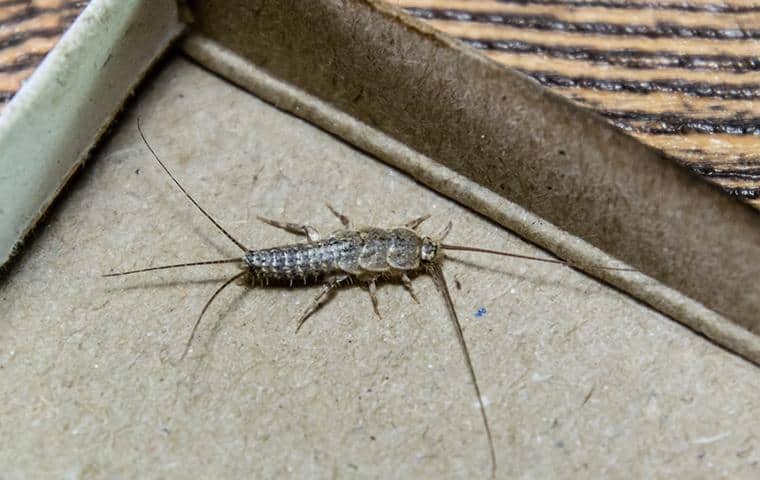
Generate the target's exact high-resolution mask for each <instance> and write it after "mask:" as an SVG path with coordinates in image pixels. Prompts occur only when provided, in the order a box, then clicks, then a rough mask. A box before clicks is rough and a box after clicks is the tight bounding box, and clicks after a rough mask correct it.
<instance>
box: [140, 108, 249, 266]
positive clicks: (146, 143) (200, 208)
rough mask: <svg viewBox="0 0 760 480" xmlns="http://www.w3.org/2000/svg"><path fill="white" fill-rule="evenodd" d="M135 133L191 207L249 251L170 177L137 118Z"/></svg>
mask: <svg viewBox="0 0 760 480" xmlns="http://www.w3.org/2000/svg"><path fill="white" fill-rule="evenodd" d="M137 131H138V132H140V137H141V138H142V141H143V142H144V143H145V146H146V147H148V150H150V153H151V154H152V155H153V158H155V159H156V161H157V162H158V164H159V165H161V168H163V169H164V172H166V174H167V175H169V178H171V179H172V181H173V182H174V184H175V185H177V187H179V189H180V190H181V191H182V193H184V194H185V196H186V197H187V199H188V200H190V201H191V202H192V203H193V205H195V206H196V207H197V208H198V210H200V211H201V213H202V214H203V215H205V216H206V218H208V219H209V220H211V223H213V224H214V226H216V228H218V229H219V231H220V232H222V233H223V234H224V235H225V236H226V237H227V238H229V239H230V240H231V241H232V243H234V244H235V245H237V246H238V248H239V249H240V250H242V251H244V252H247V251H248V250H249V249H248V248H246V247H245V246H244V245H243V244H242V243H240V242H239V241H237V240H236V239H235V237H233V236H232V235H230V234H229V232H227V230H225V229H224V228H222V226H221V225H219V223H218V222H217V221H216V220H214V218H213V217H212V216H211V215H209V213H208V212H206V210H204V209H203V207H201V206H200V205H199V204H198V202H196V201H195V199H194V198H193V197H192V196H190V194H189V193H187V190H185V189H184V187H182V185H180V183H179V182H178V181H177V179H176V178H174V175H172V172H170V171H169V169H168V168H166V165H164V162H162V161H161V159H160V158H158V155H157V154H156V152H155V151H154V150H153V147H151V146H150V144H149V143H148V140H147V139H146V138H145V134H144V133H143V131H142V127H140V118H139V117H138V118H137Z"/></svg>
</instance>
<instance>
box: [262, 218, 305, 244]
mask: <svg viewBox="0 0 760 480" xmlns="http://www.w3.org/2000/svg"><path fill="white" fill-rule="evenodd" d="M256 218H258V219H259V220H260V221H262V222H264V223H266V224H267V225H271V226H273V227H277V228H281V229H283V230H285V231H288V232H290V233H295V234H296V235H306V238H307V239H308V240H309V241H310V242H316V241H319V238H320V237H319V232H318V231H317V229H316V228H314V227H312V226H311V225H306V224H304V225H299V224H297V223H290V222H280V221H278V220H272V219H271V218H266V217H262V216H261V215H256Z"/></svg>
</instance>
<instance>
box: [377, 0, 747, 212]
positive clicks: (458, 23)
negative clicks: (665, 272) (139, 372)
mask: <svg viewBox="0 0 760 480" xmlns="http://www.w3.org/2000/svg"><path fill="white" fill-rule="evenodd" d="M391 3H393V4H395V5H397V6H399V7H402V8H404V9H405V10H406V11H407V12H408V13H410V14H411V15H413V16H415V17H417V18H419V19H422V20H424V21H425V22H427V23H428V24H430V25H431V26H433V27H435V28H437V29H439V30H441V31H443V32H445V33H447V34H449V35H451V36H453V37H456V38H458V39H459V40H461V41H462V42H464V43H466V44H468V45H470V46H472V47H473V48H476V49H478V50H480V51H481V52H482V53H483V54H484V55H486V56H488V57H490V58H492V59H494V60H495V61H497V62H499V63H502V64H504V65H507V66H509V67H512V68H515V69H517V70H520V71H521V72H523V73H525V74H527V75H529V76H531V77H532V78H534V79H535V80H536V81H538V82H539V83H541V84H542V85H544V86H546V87H548V88H550V89H552V90H553V91H555V92H556V93H558V94H560V95H563V96H564V97H566V98H568V99H570V100H571V101H573V102H575V103H577V104H580V105H583V106H585V107H589V108H591V109H593V110H595V111H596V112H598V113H599V114H600V115H602V116H603V117H605V118H606V119H607V120H608V121H609V122H610V123H612V124H614V125H615V126H617V127H618V128H620V129H622V130H624V131H626V132H627V133H629V134H630V135H632V136H634V137H636V138H637V139H639V140H641V141H642V142H644V143H646V144H648V145H651V146H653V147H655V148H657V149H658V150H660V151H662V152H663V153H665V155H667V156H669V157H670V158H672V159H673V160H674V161H676V162H679V163H681V164H683V165H685V166H686V167H688V168H689V169H691V170H692V171H693V172H695V173H696V174H698V175H701V176H702V177H703V178H706V179H707V180H709V181H710V182H713V183H714V184H717V185H718V186H720V187H721V188H722V189H723V190H724V191H725V192H727V193H728V194H730V195H733V196H735V197H737V198H739V199H741V200H744V201H746V202H748V203H750V204H751V205H753V206H754V207H755V208H758V209H760V101H758V99H760V4H758V3H757V2H756V1H747V0H726V1H724V0H721V1H713V0H684V1H681V0H679V1H672V0H671V1H668V0H664V1H648V0H629V1H618V0H499V1H493V0H490V1H487V0H470V1H462V0H394V1H392V2H391Z"/></svg>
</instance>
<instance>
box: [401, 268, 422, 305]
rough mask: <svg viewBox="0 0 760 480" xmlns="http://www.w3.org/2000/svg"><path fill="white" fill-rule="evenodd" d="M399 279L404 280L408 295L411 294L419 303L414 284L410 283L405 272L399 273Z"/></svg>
mask: <svg viewBox="0 0 760 480" xmlns="http://www.w3.org/2000/svg"><path fill="white" fill-rule="evenodd" d="M401 281H402V282H404V287H406V291H407V292H409V295H411V296H412V300H414V301H415V302H417V303H420V300H419V298H417V293H416V292H415V291H414V285H412V280H411V279H410V278H409V277H408V276H407V275H406V273H402V274H401Z"/></svg>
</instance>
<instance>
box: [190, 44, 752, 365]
mask: <svg viewBox="0 0 760 480" xmlns="http://www.w3.org/2000/svg"><path fill="white" fill-rule="evenodd" d="M181 46H182V49H183V50H184V51H185V53H187V54H188V55H189V56H190V57H191V58H193V59H194V60H195V61H197V62H198V63H200V64H201V65H203V66H204V67H206V68H208V69H210V70H212V71H214V72H216V73H217V74H219V75H221V76H222V77H224V78H226V79H228V80H229V81H231V82H233V83H235V84H236V85H238V86H240V87H241V88H244V89H245V90H247V91H249V92H251V93H253V94H254V95H256V96H258V97H260V98H262V99H264V100H266V101H268V102H270V103H272V104H273V105H275V106H276V107H278V108H280V109H283V110H285V111H288V112H290V113H292V114H294V115H296V116H298V117H300V118H303V119H305V120H307V121H309V122H311V123H313V124H315V125H317V126H319V127H320V128H323V129H324V130H326V131H328V132H330V133H332V134H334V135H337V136H338V137H340V138H342V139H344V140H346V141H347V142H349V143H351V144H352V145H354V146H356V147H357V148H359V149H361V150H363V151H365V152H367V153H369V154H371V155H373V156H375V157H377V158H378V159H380V160H382V161H384V162H386V163H388V164H389V165H391V166H393V167H395V168H398V169H400V170H402V171H404V172H406V173H407V174H409V175H410V176H412V177H413V178H415V179H416V180H418V181H419V182H421V183H423V184H425V185H427V186H428V187H430V188H432V189H434V190H436V191H438V192H440V193H441V194H443V195H446V196H447V197H450V198H453V199H455V200H456V201H458V202H460V203H462V204H463V205H466V206H468V207H469V208H472V209H473V210H475V211H477V212H478V213H480V214H482V215H484V216H486V217H488V218H490V219H492V220H493V221H495V222H496V223H498V224H500V225H502V226H504V227H506V228H507V229H509V230H511V231H513V232H515V233H516V234H517V235H519V236H521V237H523V238H525V239H527V240H529V241H531V242H533V243H535V244H537V245H539V246H541V247H542V248H544V249H546V250H548V251H550V252H552V253H553V254H555V255H556V256H557V257H559V258H562V259H564V260H567V261H569V262H571V263H573V264H574V265H609V266H616V267H628V265H625V264H624V263H622V262H620V261H619V260H617V259H615V258H614V257H612V256H610V255H608V254H606V253H605V252H604V251H602V250H601V249H599V248H596V247H594V246H593V245H591V244H590V243H588V242H586V241H584V240H582V239H580V238H578V237H576V236H573V235H571V234H569V233H568V232H566V231H564V230H562V229H561V228H558V227H556V226H554V225H552V224H551V223H548V222H546V221H545V220H543V219H541V218H540V217H538V216H536V215H534V214H532V213H530V212H529V211H527V210H526V209H524V208H523V207H521V206H519V205H518V204H516V203H514V202H511V201H509V200H507V199H505V198H503V197H502V196H500V195H498V194H497V193H495V192H493V191H491V190H489V189H487V188H485V187H483V186H481V185H479V184H478V183H476V182H474V181H472V180H470V179H469V178H467V177H465V176H463V175H461V174H459V173H457V172H455V171H454V170H452V169H450V168H448V167H446V166H443V165H442V164H440V163H438V162H435V161H434V160H432V159H430V158H429V157H426V156H425V155H422V154H420V153H419V152H416V151H414V150H413V149H411V148H410V147H408V146H406V145H404V144H403V143H401V142H399V141H397V140H395V139H394V138H392V137H390V136H388V135H387V134H385V133H383V132H381V131H380V130H377V129H375V128H372V127H370V126H368V125H367V124H365V123H362V122H361V121H359V120H357V119H356V118H354V117H352V116H350V115H348V114H346V113H345V112H343V111H341V110H339V109H337V108H335V107H333V106H331V105H330V104H329V103H327V102H324V101H322V100H320V99H319V98H317V97H315V96H313V95H310V94H308V93H306V92H305V91H303V90H301V89H299V88H297V87H294V86H292V85H290V84H288V83H286V82H284V81H282V80H280V79H277V78H275V77H273V76H272V75H270V74H269V73H267V72H266V71H265V70H263V69H262V68H260V67H258V66H256V65H254V64H252V63H251V62H249V61H247V60H246V59H245V58H243V57H241V56H239V55H237V54H236V53H234V52H232V51H230V50H228V49H227V48H225V47H224V46H222V45H220V44H218V43H216V42H215V41H213V40H211V39H208V38H205V37H203V36H201V35H197V34H196V35H190V36H189V37H187V38H186V39H185V40H184V41H183V43H182V45H181ZM579 269H580V270H583V271H585V272H586V273H588V274H589V275H591V276H593V277H596V278H599V279H601V280H603V281H605V282H607V283H609V284H611V285H614V286H615V287H617V288H619V289H621V290H623V291H625V292H627V293H629V294H630V295H632V296H633V297H635V298H638V299H640V300H641V301H643V302H645V303H647V304H648V305H650V306H652V307H653V308H655V309H657V310H659V311H661V312H663V313H665V314H666V315H668V316H670V317H672V318H673V319H675V320H677V321H679V322H680V323H682V324H684V325H686V326H687V327H689V328H691V329H693V330H695V331H697V332H699V333H701V334H703V335H705V336H706V337H708V338H710V339H712V340H713V341H715V342H717V343H718V344H721V345H723V346H724V347H726V348H728V349H730V350H733V351H734V352H736V353H738V354H739V355H741V356H743V357H744V358H746V359H748V360H750V361H752V362H754V363H756V364H758V365H760V338H759V337H757V336H756V335H754V334H752V333H751V332H749V331H748V330H746V329H744V328H742V327H741V326H738V325H736V324H735V323H733V322H732V321H731V320H730V319H728V318H726V317H724V316H722V315H720V314H718V313H716V312H714V311H712V310H710V309H709V308H707V307H705V306H704V305H702V304H701V303H699V302H697V301H695V300H693V299H691V298H690V297H688V296H686V295H684V294H682V293H680V292H679V291H677V290H675V289H673V288H670V287H668V286H667V285H665V284H663V283H662V282H659V281H657V280H656V279H654V278H652V277H649V276H647V275H645V274H643V273H641V272H629V271H614V270H600V269H595V268H593V267H579Z"/></svg>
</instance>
